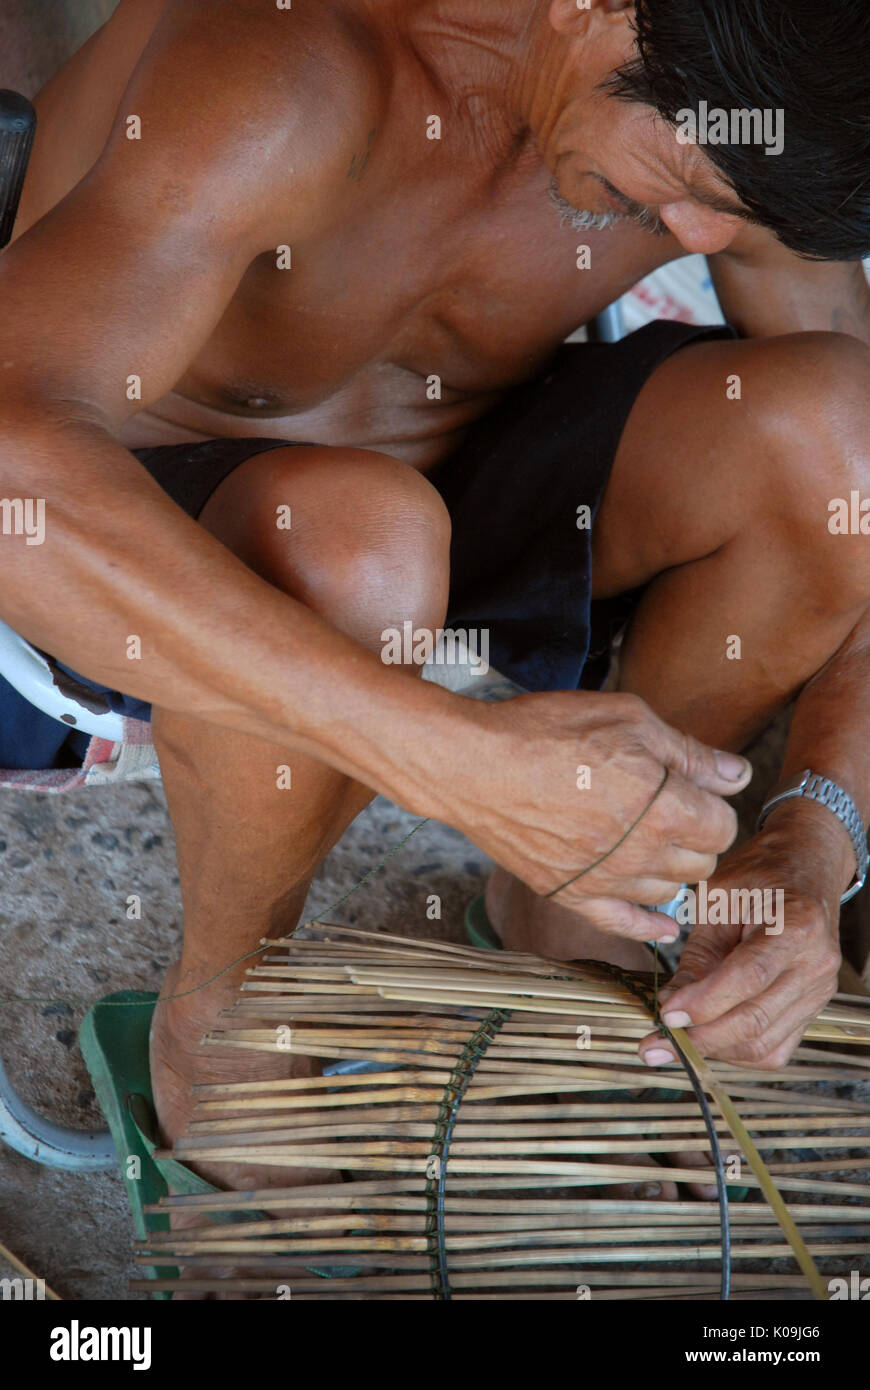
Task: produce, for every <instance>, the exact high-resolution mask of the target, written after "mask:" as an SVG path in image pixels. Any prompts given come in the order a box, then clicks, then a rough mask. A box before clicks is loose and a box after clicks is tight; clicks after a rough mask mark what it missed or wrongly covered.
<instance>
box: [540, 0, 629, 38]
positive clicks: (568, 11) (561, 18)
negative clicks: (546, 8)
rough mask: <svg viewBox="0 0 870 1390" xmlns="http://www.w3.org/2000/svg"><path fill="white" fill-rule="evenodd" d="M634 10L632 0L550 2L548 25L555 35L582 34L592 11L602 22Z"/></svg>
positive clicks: (568, 0)
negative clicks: (595, 12) (549, 24)
mask: <svg viewBox="0 0 870 1390" xmlns="http://www.w3.org/2000/svg"><path fill="white" fill-rule="evenodd" d="M633 9H634V0H551V4H550V23H551V25H552V26H553V28H554V29H555V30H556V33H557V34H567V35H569V36H570V35H573V34H584V33H585V32H586V30H587V28H588V27H589V20H590V18H591V16H592V12H593V11H597V13H598V17H599V18H601V19H604V20H608V19H614V18H617V17H619V16H620V15H622V14H623V13H624V11H626V10H633Z"/></svg>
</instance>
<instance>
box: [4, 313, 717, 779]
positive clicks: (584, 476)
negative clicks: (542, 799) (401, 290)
mask: <svg viewBox="0 0 870 1390" xmlns="http://www.w3.org/2000/svg"><path fill="white" fill-rule="evenodd" d="M734 336H735V334H734V331H733V330H732V329H730V328H727V327H726V328H697V327H692V326H690V325H688V324H683V323H673V322H666V321H659V322H656V323H650V324H647V325H646V326H645V327H644V328H641V329H639V330H638V331H637V332H636V333H631V334H629V336H628V337H626V338H623V339H622V340H621V341H620V342H618V343H571V344H566V345H565V346H564V347H562V348H561V349H560V350H559V352H558V353H557V355H556V356H555V358H554V359H553V361H552V362H551V363H550V365H549V367H548V368H547V370H546V371H545V372H544V373H543V374H542V375H541V376H539V377H537V378H535V379H534V380H533V381H531V382H529V383H528V384H527V385H525V386H521V387H518V388H517V389H515V390H513V391H511V392H510V393H509V394H508V395H507V396H506V397H505V399H504V400H503V401H502V402H501V403H500V404H499V405H497V406H496V407H495V408H494V409H493V410H491V411H490V412H489V413H488V414H487V415H485V416H483V417H482V419H480V420H479V421H478V422H477V423H476V424H475V425H474V426H472V428H471V429H470V430H469V431H468V433H467V434H466V436H465V437H464V439H463V441H462V443H461V444H460V445H459V447H458V448H457V449H456V450H455V451H454V452H453V453H452V454H451V455H450V456H449V457H448V458H446V459H445V460H444V461H443V462H442V463H440V464H439V465H438V466H437V467H436V468H435V469H434V470H433V471H432V472H431V473H429V474H428V477H429V479H430V481H431V482H432V484H433V485H434V486H435V487H436V488H437V489H438V491H439V492H440V493H441V495H442V496H443V498H444V501H445V502H446V504H447V507H448V509H449V511H450V515H451V518H452V521H453V543H452V550H451V594H450V610H449V619H448V622H449V624H450V625H451V626H452V627H455V628H463V629H472V630H481V629H485V630H488V632H489V642H490V648H489V661H490V664H491V666H493V667H494V668H495V669H496V670H497V671H500V672H501V673H502V674H503V675H505V676H509V677H510V678H511V679H512V680H514V681H516V682H517V683H518V684H519V685H522V686H524V687H525V688H526V689H528V690H576V689H577V688H578V686H579V685H580V684H581V682H582V684H584V685H587V686H595V685H596V684H598V683H600V682H599V676H600V675H601V669H600V664H599V665H596V664H595V663H594V662H591V661H589V660H588V659H589V658H590V643H591V644H592V648H593V655H595V656H597V657H599V658H605V657H606V651H607V648H608V645H609V637H610V630H611V628H612V626H613V623H614V621H615V618H614V615H613V611H612V609H610V608H609V607H603V608H602V609H601V610H600V612H599V613H598V614H597V615H596V619H597V621H596V622H593V615H592V613H591V610H590V590H591V544H590V532H589V531H588V530H581V529H578V526H577V509H578V507H580V506H584V505H585V506H588V507H589V508H590V510H591V513H592V516H593V518H594V516H595V513H596V512H597V510H598V507H599V504H600V502H601V499H602V497H603V495H604V491H605V489H606V487H607V482H608V479H609V476H610V470H611V467H612V464H613V460H614V457H615V455H616V450H617V447H618V444H619V440H620V437H621V435H622V431H623V428H624V426H625V423H626V420H627V419H628V416H629V413H630V411H631V408H632V406H633V404H634V402H635V400H636V398H637V396H638V393H639V392H640V390H641V387H642V386H643V384H644V382H645V381H646V380H647V378H648V377H649V376H650V375H651V373H652V372H653V371H654V370H655V369H656V367H658V366H659V365H660V364H661V363H662V362H663V361H664V360H665V358H667V357H669V356H670V354H671V353H672V352H675V351H676V350H677V349H678V348H681V347H684V346H685V345H686V344H687V343H690V342H696V341H699V340H701V339H704V338H723V337H734ZM299 442H300V441H295V440H280V439H210V440H207V441H206V442H205V443H202V444H193V445H190V444H177V445H175V444H173V445H168V446H161V447H159V448H153V449H135V450H133V452H134V454H135V456H136V458H137V459H138V460H139V462H140V463H141V464H142V465H143V467H145V468H146V469H147V470H148V472H149V473H150V474H151V476H152V477H153V478H155V479H156V481H157V482H158V483H159V484H160V486H161V487H162V488H163V489H164V491H165V492H167V493H168V495H169V496H170V497H171V498H172V499H173V500H174V501H175V502H176V503H177V504H178V505H179V506H180V507H182V508H183V509H184V511H186V512H187V513H188V515H189V516H192V517H194V518H196V517H198V516H199V515H200V513H201V512H202V509H203V507H204V506H205V504H206V502H207V501H208V500H209V498H210V497H211V495H212V493H213V492H214V491H215V489H216V488H217V487H219V486H220V484H221V483H222V482H223V481H224V480H225V479H226V478H227V477H228V476H229V475H230V473H232V472H233V471H234V469H236V468H238V467H239V465H240V464H242V463H244V462H245V461H246V460H247V459H249V458H252V457H253V456H254V455H255V454H258V453H263V452H265V451H266V450H269V449H279V448H286V447H287V445H288V444H294V443H299ZM108 485H109V484H108V483H107V486H108ZM596 607H597V605H596ZM55 680H56V681H57V682H58V683H59V684H63V685H65V688H66V689H67V690H69V691H72V692H73V693H74V692H75V691H76V690H78V694H79V698H80V699H81V700H82V701H83V702H85V703H86V704H87V705H88V706H89V707H91V708H94V707H103V708H105V709H111V710H114V711H115V712H117V713H121V714H125V715H128V716H130V717H133V718H138V719H148V718H150V714H151V710H150V706H148V705H145V704H143V703H142V701H141V700H137V699H134V698H133V697H132V696H128V695H124V694H122V693H120V692H118V691H111V690H108V689H107V688H106V687H105V686H100V685H97V684H95V683H94V682H93V681H89V680H87V679H86V678H85V677H83V676H79V675H76V674H75V673H73V672H71V671H69V670H68V669H67V668H65V667H61V666H60V665H57V664H56V666H55ZM70 682H71V683H72V684H70ZM87 744H88V737H87V735H85V734H83V733H81V732H75V731H73V732H70V729H69V728H68V727H67V726H66V725H64V724H62V723H60V722H59V721H57V720H54V719H51V718H50V717H49V716H47V715H45V714H43V713H42V712H41V711H40V710H37V709H36V708H34V706H33V705H31V704H29V703H28V701H26V700H24V699H23V698H22V696H20V695H19V694H18V692H17V691H15V690H14V689H13V688H12V686H11V685H9V684H8V682H7V681H5V680H3V679H2V677H0V767H5V768H16V769H19V768H25V769H43V768H56V767H69V766H75V765H78V764H80V763H81V762H82V760H83V758H84V755H85V751H86V749H87Z"/></svg>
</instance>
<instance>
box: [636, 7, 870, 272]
mask: <svg viewBox="0 0 870 1390" xmlns="http://www.w3.org/2000/svg"><path fill="white" fill-rule="evenodd" d="M636 27H637V41H638V50H639V52H638V57H637V58H636V59H635V60H633V61H632V62H631V63H629V64H627V65H626V66H625V67H623V68H622V69H620V71H619V72H617V73H616V74H615V76H614V77H613V78H612V79H611V81H610V84H609V85H610V88H611V90H612V91H613V92H614V93H615V95H616V96H618V97H622V98H624V99H626V100H629V101H639V102H643V103H644V104H646V105H649V106H653V107H655V109H656V110H657V111H658V112H659V114H660V115H661V116H662V117H664V119H665V120H667V121H669V122H672V123H673V122H676V120H677V113H678V112H680V111H684V110H691V111H694V112H695V113H697V112H698V109H699V104H700V102H702V101H706V102H707V105H708V108H709V109H710V110H712V109H713V108H714V107H720V108H724V109H725V110H726V111H731V110H733V109H735V108H736V109H740V108H750V109H752V108H761V109H762V110H764V109H765V108H771V109H773V110H779V109H781V110H782V111H783V112H784V116H783V134H784V140H785V144H784V148H783V150H782V153H780V154H777V155H767V154H765V149H764V146H763V145H761V144H734V145H725V144H723V145H715V144H708V145H704V146H702V147H701V148H702V149H703V151H704V153H705V154H706V155H707V156H708V157H709V159H710V160H711V161H712V163H713V164H714V165H715V166H716V167H717V169H718V170H719V172H720V173H721V174H722V175H723V176H724V178H725V179H726V180H727V182H728V183H729V184H730V186H731V188H732V189H733V190H734V192H735V193H736V194H737V196H738V197H739V199H740V201H741V202H742V203H743V204H744V206H745V207H746V208H747V209H748V211H749V212H750V214H751V215H752V218H753V220H754V221H756V222H759V223H761V225H762V226H765V227H768V228H769V229H770V230H771V231H772V232H774V233H775V234H776V236H777V237H778V238H779V240H780V241H781V242H782V243H783V244H784V245H785V246H788V247H790V249H791V250H792V251H797V252H798V253H799V254H800V255H803V256H808V257H813V258H816V259H820V260H826V261H850V260H858V259H860V258H861V257H862V256H866V255H868V254H870V9H868V0H637V3H636Z"/></svg>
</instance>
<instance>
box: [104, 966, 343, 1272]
mask: <svg viewBox="0 0 870 1390" xmlns="http://www.w3.org/2000/svg"><path fill="white" fill-rule="evenodd" d="M157 998H158V996H157V995H156V994H145V993H141V992H138V991H136V990H126V989H125V990H120V991H119V992H118V993H117V994H110V995H107V996H106V998H105V999H101V1000H100V1002H99V1003H98V1004H94V1006H93V1008H91V1009H90V1010H89V1011H88V1013H87V1014H86V1015H85V1017H84V1019H83V1020H82V1026H81V1028H80V1030H79V1047H80V1048H81V1052H82V1056H83V1057H84V1060H85V1065H86V1066H87V1069H88V1072H89V1073H90V1077H91V1081H92V1082H93V1087H94V1093H95V1095H96V1097H97V1100H98V1102H99V1104H100V1108H101V1110H102V1112H103V1114H104V1115H105V1117H106V1121H107V1123H108V1126H109V1133H110V1134H111V1136H112V1140H113V1142H114V1145H115V1153H116V1154H117V1156H118V1162H119V1164H120V1165H121V1176H122V1178H123V1179H124V1186H125V1188H126V1190H127V1200H128V1201H129V1203H130V1209H131V1211H132V1213H133V1226H134V1228H135V1231H136V1235H137V1237H138V1238H139V1239H140V1240H147V1239H148V1237H149V1236H151V1235H153V1234H155V1232H157V1231H168V1230H170V1224H169V1217H168V1216H166V1215H165V1214H163V1213H156V1212H152V1211H146V1208H147V1207H151V1206H153V1205H155V1204H156V1203H157V1202H159V1201H160V1199H161V1198H162V1197H167V1196H169V1194H170V1192H173V1193H178V1194H180V1195H182V1196H186V1197H190V1196H200V1195H202V1194H205V1193H208V1194H209V1195H212V1194H214V1193H218V1192H222V1191H224V1189H222V1188H219V1187H215V1186H214V1184H213V1183H210V1182H208V1181H207V1179H205V1178H201V1177H200V1176H199V1174H198V1173H194V1172H193V1170H192V1169H190V1168H188V1167H187V1166H186V1165H185V1164H183V1163H180V1162H179V1161H178V1159H176V1158H169V1157H167V1156H164V1155H163V1154H161V1153H159V1152H158V1150H159V1146H160V1136H159V1132H158V1127H157V1115H156V1112H155V1109H154V1094H153V1091H152V1089H151V1069H150V1064H149V1041H150V1035H151V1022H152V1019H153V1017H154V1009H155V1007H156V1004H157ZM134 1160H138V1162H134ZM203 1215H204V1216H206V1217H207V1218H208V1220H209V1221H212V1222H214V1223H216V1224H230V1223H233V1222H238V1221H264V1220H266V1219H267V1213H265V1212H262V1211H209V1212H204V1213H203ZM311 1273H312V1274H317V1275H319V1276H320V1277H321V1278H323V1279H333V1278H349V1277H351V1276H352V1275H357V1274H360V1273H361V1270H360V1269H359V1268H358V1267H357V1266H351V1265H347V1266H344V1265H327V1266H325V1267H321V1268H316V1269H315V1268H313V1267H312V1268H311ZM146 1278H148V1279H177V1278H178V1270H177V1268H176V1267H175V1266H170V1267H165V1268H155V1267H153V1266H148V1267H147V1269H146ZM151 1297H152V1298H159V1299H170V1298H172V1294H171V1293H162V1292H156V1291H155V1292H154V1293H153V1294H152V1295H151Z"/></svg>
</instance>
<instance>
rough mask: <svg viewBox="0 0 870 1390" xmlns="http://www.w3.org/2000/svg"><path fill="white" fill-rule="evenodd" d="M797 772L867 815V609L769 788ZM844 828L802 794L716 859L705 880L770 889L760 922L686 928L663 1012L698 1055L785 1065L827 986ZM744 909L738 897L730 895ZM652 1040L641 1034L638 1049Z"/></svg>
mask: <svg viewBox="0 0 870 1390" xmlns="http://www.w3.org/2000/svg"><path fill="white" fill-rule="evenodd" d="M806 768H811V769H812V771H813V772H819V773H821V774H822V775H823V776H825V777H830V778H831V779H832V780H833V781H835V782H837V783H838V784H839V785H840V786H841V787H842V788H843V789H844V790H845V791H847V792H848V793H849V795H850V796H851V797H852V799H853V801H854V802H855V804H856V806H857V807H858V810H859V812H860V814H861V817H862V819H863V821H864V823H865V825H866V824H867V823H868V821H870V612H868V613H867V614H865V616H864V618H863V619H862V621H861V622H860V623H859V624H858V625H857V627H855V629H854V630H853V632H852V633H851V635H850V637H849V638H848V639H847V641H846V642H844V643H843V646H842V647H841V648H840V649H839V651H838V652H837V653H836V654H835V656H834V657H833V658H832V659H831V660H830V661H829V662H828V664H827V666H825V667H824V668H823V669H822V670H821V671H820V672H819V674H818V675H817V676H816V677H815V678H814V679H813V680H812V681H810V683H809V684H808V685H807V686H806V687H805V689H804V690H803V692H802V694H801V697H800V699H799V701H798V703H797V707H796V710H795V714H794V718H793V720H792V727H791V732H790V735H789V740H788V745H787V747H786V752H785V758H784V761H783V767H782V773H781V776H780V782H779V785H780V786H783V787H784V786H786V785H788V784H789V783H791V782H793V779H795V778H796V777H797V776H799V774H800V773H801V772H803V771H804V770H805V769H806ZM855 869H856V860H855V852H854V849H853V847H852V842H851V839H850V837H849V834H848V832H847V830H846V827H845V826H844V825H843V824H842V822H841V821H840V820H838V818H837V817H836V816H835V815H834V814H833V813H832V812H831V811H830V810H829V809H828V808H827V807H825V806H822V805H820V804H819V803H817V802H815V801H811V800H808V799H807V798H805V797H800V798H797V797H796V798H794V799H792V800H789V801H785V802H782V803H780V805H779V806H777V807H775V808H774V809H773V810H772V811H771V813H770V817H769V819H768V820H767V821H766V823H765V825H764V827H763V829H762V830H760V831H759V832H758V833H757V834H755V835H754V836H753V837H752V838H751V839H750V840H748V841H746V843H745V844H744V845H742V846H741V847H740V848H739V849H737V850H735V851H734V852H732V853H731V854H729V855H728V856H727V858H726V859H724V860H723V862H722V864H721V865H720V867H719V869H718V870H717V872H716V874H715V877H714V879H712V880H711V884H710V886H711V888H712V887H713V886H715V887H716V888H724V889H725V890H726V891H727V892H728V893H729V895H730V894H731V892H732V890H737V891H738V892H739V891H740V890H746V889H749V890H752V889H761V890H762V892H763V891H764V890H765V889H767V890H773V892H774V894H775V893H776V892H777V891H778V890H779V891H780V892H781V893H782V897H781V899H779V901H778V902H777V900H776V898H774V899H770V900H768V901H769V902H770V903H771V905H774V904H775V905H776V910H775V911H770V912H768V913H767V914H766V915H767V918H768V920H767V922H766V923H763V924H762V923H759V922H757V921H741V920H740V919H739V917H738V920H736V921H734V922H731V923H729V924H728V925H721V926H719V925H716V926H713V925H710V924H701V925H698V926H695V927H693V928H692V931H691V934H690V936H689V940H688V942H687V944H686V947H685V950H684V951H683V955H682V959H681V961H680V967H679V970H678V971H677V974H676V975H675V976H674V979H673V981H671V983H670V986H669V988H667V989H665V990H663V991H662V992H661V994H660V1000H661V1002H662V1013H663V1015H664V1017H665V1021H666V1022H667V1021H670V1015H671V1014H672V1013H679V1014H686V1015H688V1017H689V1019H691V1024H685V1020H683V1019H680V1020H677V1021H676V1023H675V1026H687V1027H688V1026H690V1027H691V1029H692V1032H691V1037H692V1041H693V1042H694V1043H695V1044H696V1046H698V1047H699V1048H700V1049H701V1051H702V1052H704V1053H705V1054H706V1055H708V1056H712V1057H719V1058H722V1059H723V1060H727V1061H733V1062H741V1063H743V1064H747V1065H749V1066H757V1067H780V1066H784V1065H785V1063H786V1062H787V1061H788V1059H789V1057H790V1056H791V1054H792V1053H793V1052H794V1050H795V1048H796V1047H797V1045H798V1043H799V1042H800V1040H801V1037H802V1035H803V1032H804V1029H805V1028H806V1026H807V1024H808V1023H809V1022H811V1020H812V1019H813V1018H815V1016H816V1014H817V1013H818V1012H819V1011H820V1010H821V1009H822V1008H824V1006H825V1004H826V1003H827V1002H828V1000H829V999H830V997H831V995H832V994H834V993H835V991H836V989H837V970H838V967H839V964H840V948H839V919H840V898H841V896H842V895H843V893H844V892H845V891H846V889H847V887H848V886H849V884H850V883H851V882H852V881H853V879H854V877H855ZM740 901H741V906H742V907H743V908H744V912H743V915H744V917H751V916H752V913H750V911H749V900H748V899H741V900H740ZM654 1045H657V1046H659V1047H661V1046H662V1042H661V1039H660V1038H659V1037H658V1036H657V1035H652V1036H651V1037H649V1038H646V1039H644V1042H643V1043H642V1044H641V1050H642V1051H646V1050H647V1049H648V1048H650V1047H652V1046H654Z"/></svg>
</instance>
